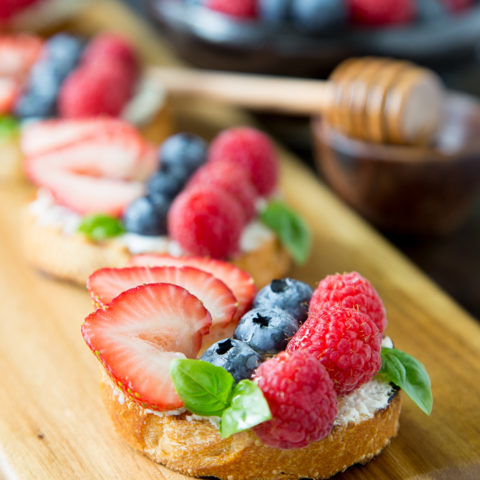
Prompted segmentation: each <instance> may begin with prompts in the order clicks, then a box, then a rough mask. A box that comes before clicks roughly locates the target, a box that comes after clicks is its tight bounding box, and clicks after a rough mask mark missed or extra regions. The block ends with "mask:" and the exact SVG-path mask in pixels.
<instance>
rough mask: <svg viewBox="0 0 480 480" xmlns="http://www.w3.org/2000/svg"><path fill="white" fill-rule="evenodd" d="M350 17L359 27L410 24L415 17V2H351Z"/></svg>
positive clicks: (377, 0) (370, 0) (412, 0)
mask: <svg viewBox="0 0 480 480" xmlns="http://www.w3.org/2000/svg"><path fill="white" fill-rule="evenodd" d="M349 2H350V17H351V19H352V22H353V23H355V24H357V25H366V26H383V25H399V24H403V23H408V22H410V21H412V20H413V18H414V16H415V2H414V0H349Z"/></svg>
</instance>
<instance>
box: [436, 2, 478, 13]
mask: <svg viewBox="0 0 480 480" xmlns="http://www.w3.org/2000/svg"><path fill="white" fill-rule="evenodd" d="M439 1H440V2H441V3H443V4H444V6H445V7H446V8H447V9H448V11H450V12H454V13H458V12H463V11H464V10H467V9H468V8H470V7H471V6H472V5H473V4H474V3H475V0H439Z"/></svg>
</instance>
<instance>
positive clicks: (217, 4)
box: [205, 0, 257, 19]
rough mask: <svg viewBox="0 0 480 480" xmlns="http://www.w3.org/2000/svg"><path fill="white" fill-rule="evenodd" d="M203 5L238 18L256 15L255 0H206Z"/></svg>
mask: <svg viewBox="0 0 480 480" xmlns="http://www.w3.org/2000/svg"><path fill="white" fill-rule="evenodd" d="M205 6H206V7H208V8H210V9H211V10H215V11H217V12H220V13H224V14H226V15H231V16H232V17H236V18H238V19H248V18H255V17H256V16H257V0H206V1H205Z"/></svg>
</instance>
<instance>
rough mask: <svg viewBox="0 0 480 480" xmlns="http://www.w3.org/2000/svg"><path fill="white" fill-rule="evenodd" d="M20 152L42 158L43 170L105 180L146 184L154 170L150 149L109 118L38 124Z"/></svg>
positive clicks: (27, 134) (128, 128) (129, 129)
mask: <svg viewBox="0 0 480 480" xmlns="http://www.w3.org/2000/svg"><path fill="white" fill-rule="evenodd" d="M22 152H23V154H24V155H25V156H26V157H32V156H35V157H36V156H44V158H43V160H42V161H45V162H47V163H48V164H49V166H48V167H46V168H52V167H55V166H60V167H62V168H66V169H68V170H70V171H75V172H77V173H83V174H89V175H92V176H106V177H108V178H124V179H129V180H145V179H146V178H147V177H148V176H149V175H150V174H151V173H152V172H153V170H154V169H155V167H156V158H155V151H154V149H153V147H152V146H151V145H150V144H149V143H147V142H145V141H144V140H143V138H142V137H141V135H140V134H139V133H138V131H137V130H136V129H135V128H134V127H132V126H131V125H129V124H127V123H126V122H123V121H121V120H116V119H111V118H98V119H90V120H47V121H44V122H37V123H35V124H33V125H31V126H29V127H27V128H26V129H25V131H24V133H23V134H22ZM47 153H49V154H50V155H48V156H47V155H45V154H47Z"/></svg>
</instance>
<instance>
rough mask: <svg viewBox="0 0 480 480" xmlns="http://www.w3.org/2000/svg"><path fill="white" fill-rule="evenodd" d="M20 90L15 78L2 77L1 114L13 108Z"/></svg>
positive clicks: (0, 80) (0, 90)
mask: <svg viewBox="0 0 480 480" xmlns="http://www.w3.org/2000/svg"><path fill="white" fill-rule="evenodd" d="M19 92H20V90H19V88H18V85H17V83H16V82H15V80H13V79H11V78H2V77H0V115H3V114H6V113H10V112H11V111H12V110H13V107H14V105H15V102H16V100H17V97H18V94H19Z"/></svg>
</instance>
